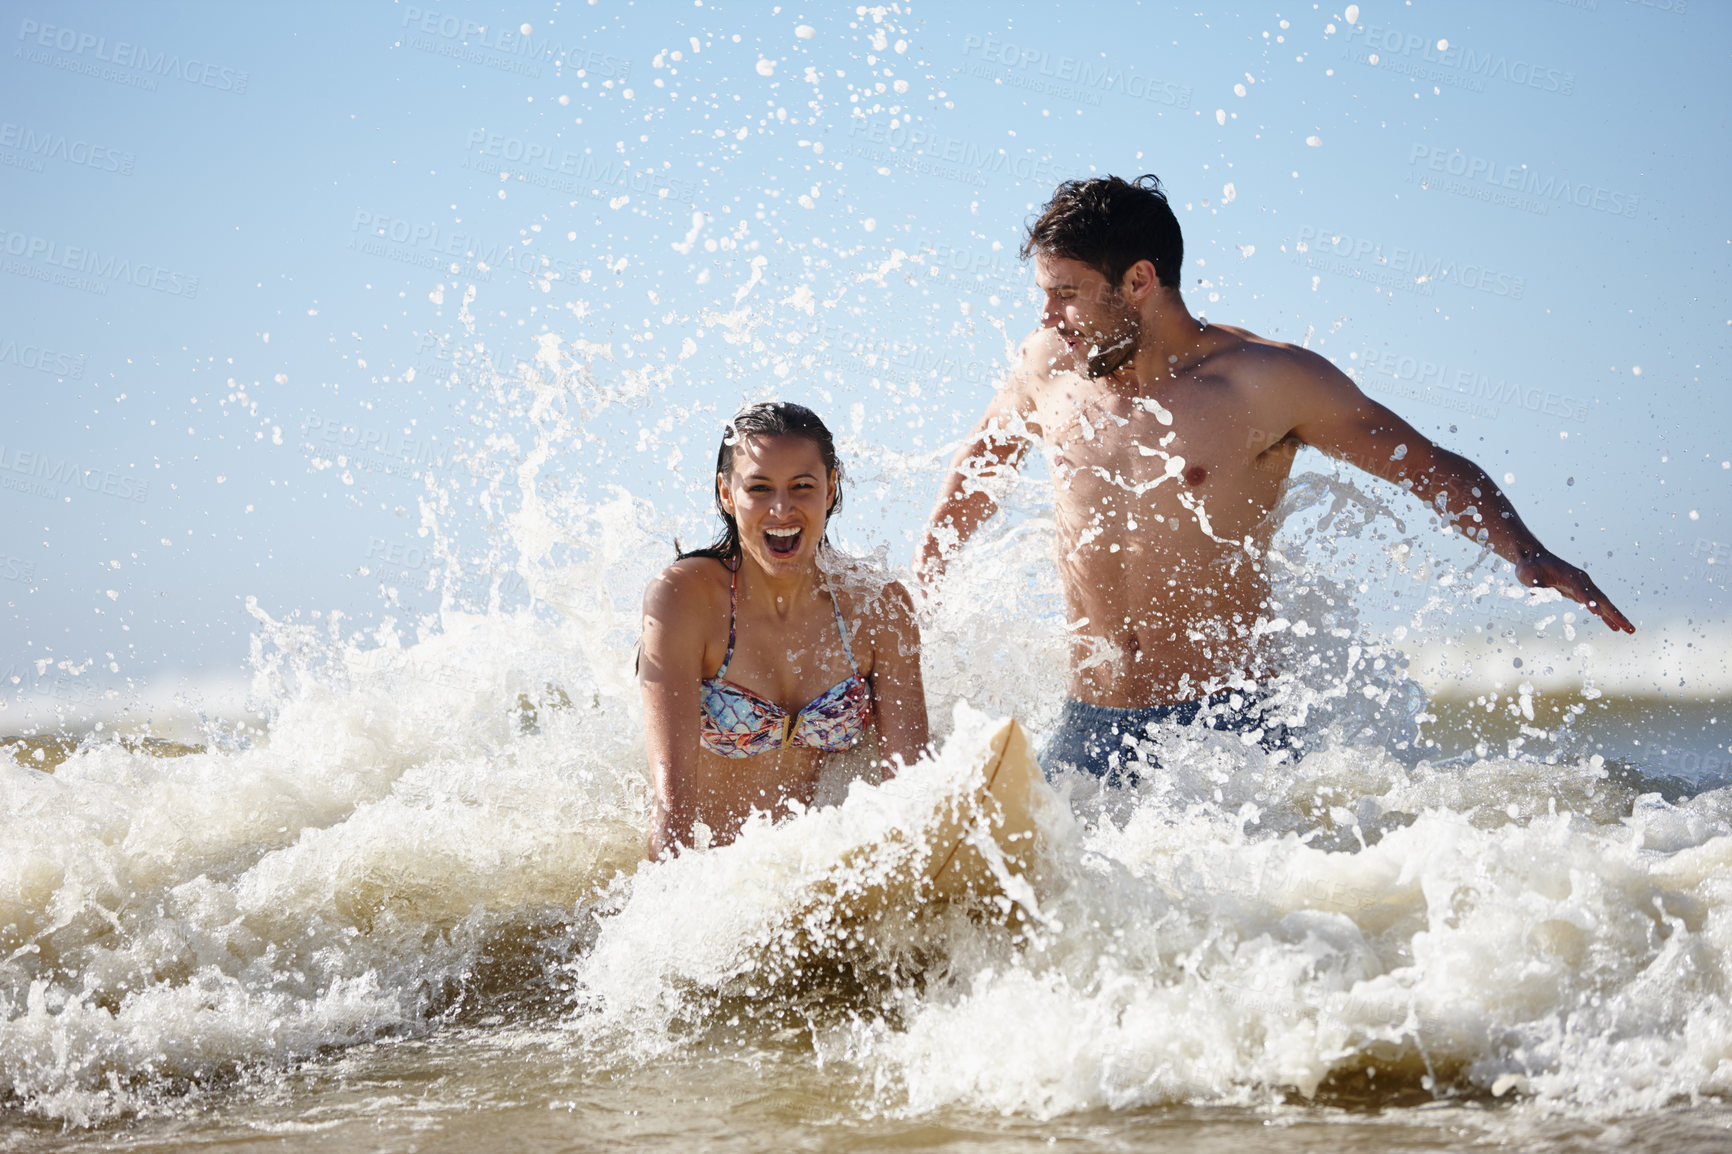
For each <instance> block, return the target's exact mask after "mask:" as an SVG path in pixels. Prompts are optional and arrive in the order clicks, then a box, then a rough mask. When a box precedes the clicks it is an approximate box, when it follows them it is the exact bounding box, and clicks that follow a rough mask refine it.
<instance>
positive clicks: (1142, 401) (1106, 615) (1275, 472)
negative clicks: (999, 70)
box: [915, 176, 1635, 776]
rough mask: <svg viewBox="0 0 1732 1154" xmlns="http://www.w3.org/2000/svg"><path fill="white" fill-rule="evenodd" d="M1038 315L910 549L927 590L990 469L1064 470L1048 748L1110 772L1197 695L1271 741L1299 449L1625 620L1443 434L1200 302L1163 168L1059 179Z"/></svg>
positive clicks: (970, 521)
mask: <svg viewBox="0 0 1732 1154" xmlns="http://www.w3.org/2000/svg"><path fill="white" fill-rule="evenodd" d="M1022 256H1023V258H1024V259H1025V260H1026V259H1028V258H1029V257H1033V258H1034V273H1035V283H1036V285H1037V286H1038V287H1039V288H1040V290H1041V292H1042V293H1044V294H1045V301H1046V303H1045V309H1044V311H1043V313H1042V316H1041V326H1040V328H1038V329H1037V330H1036V331H1035V332H1034V333H1033V334H1031V335H1030V336H1029V337H1028V339H1027V340H1026V341H1024V342H1023V345H1022V349H1021V350H1020V352H1019V354H1018V360H1019V363H1018V364H1017V365H1016V366H1015V367H1014V369H1013V370H1012V372H1011V374H1010V375H1009V377H1008V379H1007V380H1006V381H1005V383H1004V384H1003V385H1002V386H1001V387H1000V389H999V391H998V393H997V395H996V396H995V397H994V398H993V400H992V403H991V404H990V405H988V406H987V410H986V414H985V416H984V417H982V419H981V421H980V423H979V425H978V426H977V427H976V428H975V430H974V433H973V434H972V436H971V437H970V439H969V440H968V441H967V442H966V443H965V444H964V445H963V447H962V448H961V450H960V451H958V452H957V454H956V456H955V459H954V460H953V461H952V463H951V472H950V474H949V476H948V477H947V478H946V479H945V482H944V486H943V489H942V491H941V492H940V495H939V498H938V503H937V506H936V507H935V508H934V509H933V512H932V517H931V520H930V521H929V523H928V525H927V528H926V532H925V534H924V535H923V537H922V539H921V542H920V545H919V547H918V549H917V551H916V555H915V574H916V577H917V578H918V579H919V580H920V582H921V583H922V584H923V585H925V586H927V587H928V588H929V589H930V588H931V587H932V586H934V585H935V584H936V582H937V581H938V579H939V578H940V577H941V576H942V575H943V571H944V565H945V560H946V558H947V556H948V554H949V553H951V552H952V551H954V550H955V549H957V548H959V547H960V546H961V545H962V544H963V543H964V542H966V541H967V540H968V538H969V537H970V536H971V535H972V534H973V533H974V532H975V530H977V529H978V528H979V527H980V525H981V524H982V523H983V522H985V521H986V520H987V519H988V518H989V517H991V516H992V514H993V513H994V512H995V511H996V509H997V505H996V502H995V501H994V499H993V497H992V495H991V493H990V491H989V490H990V487H991V482H992V478H993V476H994V475H995V474H1002V473H1003V472H1004V471H1006V470H1011V469H1015V468H1017V467H1019V466H1020V465H1021V463H1022V461H1023V459H1024V457H1025V456H1026V455H1027V452H1028V449H1029V447H1030V445H1031V443H1032V442H1034V441H1037V440H1038V441H1039V442H1041V443H1042V445H1043V446H1044V447H1045V450H1046V453H1047V455H1048V458H1049V460H1050V463H1051V469H1052V477H1053V487H1054V495H1053V505H1054V516H1055V520H1056V522H1057V527H1058V550H1059V559H1058V564H1059V574H1060V578H1061V581H1062V584H1063V587H1064V592H1065V599H1066V602H1067V604H1068V607H1069V611H1070V618H1071V620H1070V628H1071V631H1072V635H1073V642H1072V655H1071V668H1070V681H1069V699H1068V700H1067V701H1066V703H1065V709H1064V713H1063V715H1062V717H1061V719H1060V723H1059V728H1058V731H1057V733H1056V735H1055V737H1054V739H1053V742H1052V744H1051V745H1049V747H1048V749H1047V755H1046V757H1045V759H1044V760H1046V761H1047V762H1048V766H1047V768H1048V770H1049V771H1050V770H1052V769H1053V768H1055V763H1056V764H1057V765H1065V766H1071V767H1074V768H1078V769H1082V770H1084V771H1087V772H1091V773H1094V774H1095V775H1097V776H1106V775H1108V774H1109V773H1110V772H1113V771H1115V770H1116V769H1117V768H1118V767H1119V765H1120V760H1121V754H1122V752H1123V749H1124V746H1125V744H1126V739H1127V738H1130V737H1140V736H1142V735H1143V734H1144V732H1145V729H1146V726H1147V725H1148V724H1150V723H1151V722H1154V721H1159V720H1163V719H1171V720H1176V721H1178V722H1180V723H1186V724H1188V723H1190V722H1191V721H1192V720H1193V719H1195V718H1196V717H1197V716H1198V715H1199V714H1200V713H1201V714H1205V715H1206V716H1207V717H1208V718H1209V719H1210V721H1211V723H1212V724H1213V725H1215V726H1216V727H1219V728H1227V729H1234V730H1238V731H1239V732H1241V733H1245V734H1250V735H1253V738H1252V739H1255V740H1260V741H1261V742H1262V744H1263V745H1264V747H1265V748H1272V747H1275V746H1278V745H1279V744H1280V743H1281V742H1282V741H1283V740H1284V739H1285V737H1286V734H1285V732H1284V730H1283V729H1282V728H1281V727H1280V726H1278V725H1275V724H1273V723H1272V721H1266V720H1265V719H1264V718H1263V717H1262V709H1261V704H1262V702H1261V693H1260V692H1259V686H1258V682H1259V681H1262V680H1265V679H1267V678H1268V677H1270V676H1271V675H1272V673H1273V670H1271V669H1270V668H1269V661H1268V657H1267V656H1266V655H1265V654H1261V653H1259V649H1258V645H1257V630H1256V626H1257V625H1258V623H1259V621H1262V620H1265V619H1266V617H1267V614H1266V613H1265V610H1266V608H1267V606H1268V600H1269V596H1270V588H1269V580H1268V575H1267V572H1266V570H1265V565H1264V553H1265V550H1266V549H1267V548H1268V544H1269V539H1270V537H1271V536H1272V535H1273V533H1274V531H1275V528H1276V526H1275V524H1274V523H1273V519H1272V517H1271V515H1270V514H1271V512H1272V511H1273V509H1274V507H1275V504H1276V502H1277V500H1278V499H1279V498H1280V495H1281V492H1282V486H1283V483H1284V482H1285V481H1286V480H1287V476H1288V474H1289V472H1290V471H1291V469H1292V465H1293V457H1294V455H1295V453H1297V452H1298V450H1299V448H1300V446H1302V445H1310V446H1311V447H1313V448H1315V449H1319V450H1321V451H1323V452H1325V453H1328V454H1329V455H1330V456H1332V457H1336V458H1339V459H1341V460H1344V461H1348V462H1350V463H1352V464H1354V465H1357V466H1358V467H1359V468H1361V469H1364V470H1366V471H1367V472H1369V473H1372V474H1374V475H1375V476H1378V477H1382V478H1384V479H1385V480H1387V481H1392V482H1394V483H1395V484H1397V485H1401V486H1403V487H1405V488H1406V489H1408V490H1409V491H1411V492H1412V493H1413V495H1414V496H1416V497H1418V498H1419V499H1420V500H1422V501H1425V502H1426V503H1428V504H1430V505H1432V506H1433V507H1434V508H1435V509H1436V510H1437V511H1438V513H1439V514H1440V515H1441V516H1442V517H1443V518H1444V520H1445V522H1446V523H1447V524H1450V525H1452V526H1453V527H1455V528H1457V529H1460V530H1461V531H1463V532H1465V533H1467V534H1468V535H1469V536H1470V537H1472V538H1473V539H1475V540H1477V541H1480V542H1481V543H1483V544H1485V545H1486V546H1488V547H1489V548H1490V549H1492V550H1493V551H1495V552H1496V553H1497V554H1498V556H1500V557H1503V558H1504V559H1505V560H1508V561H1510V562H1511V563H1513V564H1514V565H1515V568H1516V576H1517V578H1518V579H1519V580H1520V581H1521V582H1522V583H1523V584H1525V585H1530V586H1538V587H1548V588H1552V589H1556V590H1558V591H1559V592H1561V593H1563V594H1564V596H1566V597H1569V598H1572V599H1573V600H1575V601H1579V602H1581V603H1582V604H1583V605H1585V606H1586V607H1587V608H1588V609H1589V611H1591V612H1593V613H1594V614H1596V615H1597V616H1599V617H1600V618H1601V619H1602V620H1603V621H1605V623H1606V624H1607V625H1608V626H1610V627H1611V628H1612V629H1615V630H1623V631H1625V632H1632V633H1633V632H1634V631H1635V629H1634V626H1632V625H1631V624H1630V622H1629V621H1628V620H1627V619H1626V618H1625V617H1624V615H1623V614H1622V613H1619V612H1618V610H1617V609H1616V608H1614V607H1613V605H1612V603H1611V602H1610V601H1608V600H1607V599H1606V596H1605V594H1603V593H1601V592H1600V590H1599V588H1598V587H1596V586H1595V585H1594V583H1593V581H1592V580H1591V579H1589V577H1588V575H1587V573H1585V572H1583V571H1582V570H1581V569H1578V568H1576V567H1575V566H1574V565H1571V564H1569V563H1567V562H1565V561H1563V560H1561V559H1560V558H1558V557H1556V556H1554V555H1553V554H1552V553H1550V552H1549V551H1548V550H1547V549H1546V548H1545V546H1543V545H1541V544H1540V542H1539V540H1538V539H1537V538H1535V537H1534V535H1533V534H1532V533H1531V532H1529V531H1528V528H1527V526H1525V525H1523V524H1522V521H1521V518H1520V517H1518V516H1517V515H1516V511H1515V509H1514V508H1513V507H1512V506H1511V505H1510V503H1509V500H1508V499H1507V498H1506V497H1505V496H1504V494H1503V493H1502V492H1501V491H1500V490H1499V489H1498V487H1497V486H1496V485H1495V484H1493V483H1492V480H1491V478H1490V477H1488V476H1487V475H1486V473H1485V471H1484V470H1483V469H1481V468H1480V467H1479V466H1478V465H1475V464H1474V463H1473V462H1472V461H1469V460H1467V459H1466V458H1465V457H1460V456H1457V455H1456V454H1455V453H1452V452H1449V451H1448V450H1446V449H1442V448H1439V447H1438V446H1437V445H1434V444H1433V443H1432V442H1431V441H1429V440H1427V439H1426V438H1425V437H1424V436H1422V435H1421V434H1420V433H1418V432H1417V431H1415V430H1414V428H1413V427H1412V426H1411V425H1409V424H1408V423H1407V422H1406V421H1404V420H1402V419H1401V418H1400V417H1398V416H1396V415H1395V414H1394V413H1392V412H1391V411H1389V410H1388V409H1386V408H1384V407H1383V406H1382V405H1380V404H1378V403H1377V402H1376V401H1373V400H1371V399H1370V398H1368V397H1366V396H1365V394H1363V393H1361V392H1360V391H1359V389H1358V388H1357V387H1356V386H1355V385H1354V384H1353V382H1352V381H1350V380H1348V379H1347V377H1346V376H1344V375H1343V374H1342V373H1341V372H1340V371H1338V370H1337V369H1336V368H1335V367H1334V366H1333V365H1331V364H1330V363H1329V362H1328V361H1327V360H1325V359H1324V358H1322V357H1320V356H1318V355H1317V354H1315V353H1311V352H1308V351H1306V350H1305V349H1301V348H1297V347H1295V346H1293V345H1288V344H1281V343H1279V342H1276V341H1271V340H1267V339H1265V338H1263V337H1259V336H1257V335H1256V334H1254V333H1250V332H1247V331H1245V330H1243V329H1237V328H1230V327H1228V326H1226V325H1217V324H1213V323H1209V322H1205V321H1200V320H1198V319H1197V318H1195V317H1193V316H1192V315H1191V313H1190V311H1189V310H1188V309H1187V308H1186V307H1185V302H1184V300H1183V298H1182V297H1181V296H1180V293H1179V277H1180V269H1181V266H1182V263H1183V258H1184V241H1183V238H1182V237H1181V235H1180V231H1179V223H1178V220H1177V219H1176V218H1175V217H1174V215H1173V211H1172V209H1171V208H1170V207H1169V206H1168V204H1167V198H1166V195H1165V194H1164V192H1163V191H1162V190H1161V186H1160V182H1159V181H1158V180H1157V179H1155V178H1154V177H1153V176H1144V177H1141V178H1139V179H1138V180H1136V181H1135V182H1134V183H1133V182H1127V181H1124V180H1121V179H1119V178H1118V177H1112V176H1108V177H1102V178H1097V179H1091V180H1082V181H1067V182H1066V183H1064V184H1062V185H1060V186H1059V187H1058V189H1057V191H1056V192H1055V193H1054V194H1053V198H1052V200H1051V202H1049V203H1048V204H1047V206H1046V208H1045V209H1044V211H1043V212H1042V214H1041V216H1040V217H1039V218H1038V219H1037V220H1036V221H1035V222H1034V224H1033V225H1032V226H1031V227H1030V228H1029V232H1028V237H1027V239H1026V241H1025V242H1024V244H1023V247H1022Z"/></svg>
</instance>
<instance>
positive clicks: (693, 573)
mask: <svg viewBox="0 0 1732 1154" xmlns="http://www.w3.org/2000/svg"><path fill="white" fill-rule="evenodd" d="M729 576H730V573H729V571H728V567H727V566H726V565H724V564H722V562H721V561H719V560H717V559H716V558H714V557H681V558H680V559H679V560H678V561H675V562H674V563H673V564H672V565H669V566H668V567H667V568H666V569H663V570H662V571H661V572H660V573H657V574H656V575H655V576H654V577H652V578H650V583H649V587H648V588H647V589H645V590H644V605H645V607H646V608H649V607H661V608H670V609H671V608H680V607H693V606H699V605H703V604H705V603H706V602H708V601H710V600H712V599H714V598H717V597H720V598H721V599H723V600H726V599H727V595H728V578H729Z"/></svg>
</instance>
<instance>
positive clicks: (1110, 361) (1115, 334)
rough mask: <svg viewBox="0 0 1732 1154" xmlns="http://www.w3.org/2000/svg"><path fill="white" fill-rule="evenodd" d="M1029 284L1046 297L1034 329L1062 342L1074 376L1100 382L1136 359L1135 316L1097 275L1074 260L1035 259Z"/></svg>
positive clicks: (1039, 255) (1037, 256)
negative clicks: (1046, 330) (1041, 329)
mask: <svg viewBox="0 0 1732 1154" xmlns="http://www.w3.org/2000/svg"><path fill="white" fill-rule="evenodd" d="M1034 283H1035V284H1036V285H1038V286H1039V287H1040V291H1041V292H1042V293H1044V294H1045V296H1046V307H1045V308H1044V309H1043V310H1042V312H1041V318H1040V323H1041V324H1042V325H1044V326H1045V327H1047V328H1049V329H1052V330H1053V331H1054V332H1056V333H1057V334H1058V335H1059V337H1060V338H1061V339H1062V340H1063V341H1064V343H1065V347H1066V348H1067V349H1069V350H1070V356H1071V362H1072V365H1071V367H1073V368H1074V369H1075V370H1076V371H1077V372H1079V373H1083V374H1085V375H1086V376H1090V377H1104V376H1106V375H1107V374H1109V373H1111V372H1113V371H1114V370H1115V369H1118V368H1120V367H1122V366H1124V365H1126V364H1129V363H1130V360H1131V358H1132V357H1134V356H1136V355H1137V343H1138V338H1139V336H1140V335H1141V326H1140V324H1139V322H1138V320H1137V313H1136V310H1135V309H1133V308H1132V307H1131V305H1130V303H1129V302H1128V301H1126V300H1125V299H1124V297H1123V296H1122V295H1121V294H1120V292H1119V289H1118V286H1117V285H1115V284H1113V283H1112V282H1111V281H1109V280H1107V278H1106V277H1105V276H1103V275H1101V273H1100V272H1099V271H1098V270H1096V269H1094V268H1092V267H1090V266H1089V265H1086V264H1084V263H1083V262H1082V261H1080V260H1071V259H1070V258H1068V257H1062V256H1048V255H1046V254H1045V253H1036V254H1035V258H1034Z"/></svg>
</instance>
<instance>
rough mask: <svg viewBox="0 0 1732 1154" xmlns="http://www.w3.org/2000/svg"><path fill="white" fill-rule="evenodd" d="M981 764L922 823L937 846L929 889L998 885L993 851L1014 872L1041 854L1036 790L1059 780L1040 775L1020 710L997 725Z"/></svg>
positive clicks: (952, 894)
mask: <svg viewBox="0 0 1732 1154" xmlns="http://www.w3.org/2000/svg"><path fill="white" fill-rule="evenodd" d="M976 763H977V765H976V768H974V769H973V771H972V773H971V774H970V775H969V778H968V779H967V781H966V783H965V787H964V788H963V789H962V790H961V791H959V792H958V793H957V794H956V795H955V796H954V797H953V798H952V799H949V800H948V803H945V804H940V806H939V807H938V808H937V810H936V811H935V812H934V814H933V819H932V821H931V823H930V824H929V825H928V826H927V827H926V829H925V830H923V831H922V832H923V834H924V840H925V841H926V845H927V847H928V848H929V849H930V852H931V856H930V857H929V858H928V859H927V865H926V870H925V878H924V881H925V883H926V885H925V887H924V888H925V889H926V890H927V891H928V893H929V894H930V896H932V897H937V898H950V899H955V898H959V897H964V896H967V895H971V894H973V895H980V894H988V893H996V892H998V891H999V890H1000V889H1002V883H1001V880H1000V874H999V873H998V872H997V871H995V870H994V869H993V863H992V861H991V860H990V858H991V857H997V859H998V860H999V861H1000V862H1002V863H1003V865H1004V867H1005V869H1006V870H1007V871H1008V873H1009V874H1011V875H1012V876H1021V875H1023V874H1025V873H1027V872H1028V871H1029V869H1030V868H1031V867H1032V866H1033V865H1034V860H1035V819H1034V813H1033V809H1032V807H1033V805H1034V804H1035V801H1036V796H1037V794H1039V793H1041V792H1045V793H1047V794H1050V793H1051V792H1052V788H1051V787H1050V786H1048V785H1047V784H1046V779H1045V778H1043V777H1042V776H1041V772H1040V763H1039V762H1037V761H1036V760H1035V756H1034V750H1033V749H1032V748H1031V747H1030V745H1029V741H1028V732H1027V731H1026V730H1024V729H1023V727H1022V726H1021V724H1019V723H1018V722H1017V720H1016V719H1015V718H1014V717H1013V718H1007V719H1006V720H1005V721H1004V722H1003V723H1002V724H1000V725H999V726H998V727H997V728H996V729H994V730H993V732H992V735H991V737H989V738H988V739H987V742H986V745H985V747H984V748H983V749H982V750H981V751H980V753H978V754H977V755H976Z"/></svg>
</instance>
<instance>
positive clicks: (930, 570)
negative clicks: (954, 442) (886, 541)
mask: <svg viewBox="0 0 1732 1154" xmlns="http://www.w3.org/2000/svg"><path fill="white" fill-rule="evenodd" d="M1002 397H1003V394H1002V393H1001V394H1000V395H999V397H997V398H994V400H993V403H992V405H991V406H989V407H988V408H987V410H986V415H985V416H984V417H982V418H981V420H980V423H979V424H978V425H976V426H975V427H974V431H973V432H972V433H970V434H969V437H968V440H967V441H965V442H963V444H962V447H961V448H960V449H958V450H957V451H956V456H954V457H952V458H951V461H950V471H949V472H948V473H946V474H945V477H944V484H943V485H942V486H941V487H940V488H939V491H938V501H937V503H936V504H935V505H933V507H932V515H931V516H930V517H928V518H927V519H926V529H925V531H924V532H922V533H921V534H920V543H919V544H918V545H917V546H915V550H914V577H915V580H917V581H918V582H919V583H920V584H921V586H922V587H924V588H925V589H926V590H927V591H928V592H930V591H931V590H932V589H933V588H934V586H936V585H937V583H938V581H939V580H940V579H941V578H942V577H943V576H944V567H945V564H946V562H947V561H948V560H949V559H950V556H951V555H952V554H953V553H955V552H956V551H957V550H958V549H960V548H962V546H963V545H964V544H966V543H967V541H968V539H969V538H970V537H972V536H974V533H975V531H976V530H977V529H979V528H980V527H981V526H982V525H984V524H985V523H986V522H987V521H989V520H991V518H992V515H993V514H994V513H996V512H998V502H997V501H996V500H994V499H993V496H992V494H991V493H990V492H988V490H987V487H986V486H985V485H983V484H982V482H985V481H989V480H990V479H991V478H993V477H994V476H996V475H998V474H1001V473H1002V472H1004V471H1005V470H1010V469H1016V468H1018V467H1019V466H1020V465H1021V464H1022V461H1023V458H1024V457H1026V456H1027V455H1028V446H1029V443H1028V439H1027V438H1026V437H1025V436H1021V435H1018V434H1017V433H1014V432H1012V431H1011V427H1012V422H1013V421H1014V420H1015V417H1016V412H1015V409H1014V408H1013V407H1012V406H1011V405H1010V404H1008V403H1001V399H1000V398H1002Z"/></svg>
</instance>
